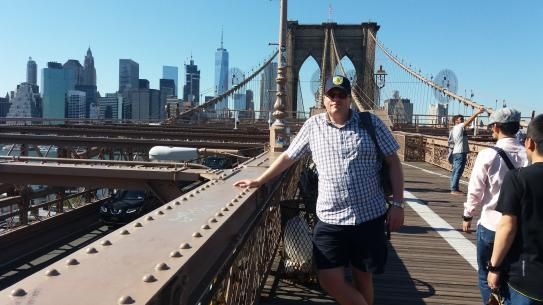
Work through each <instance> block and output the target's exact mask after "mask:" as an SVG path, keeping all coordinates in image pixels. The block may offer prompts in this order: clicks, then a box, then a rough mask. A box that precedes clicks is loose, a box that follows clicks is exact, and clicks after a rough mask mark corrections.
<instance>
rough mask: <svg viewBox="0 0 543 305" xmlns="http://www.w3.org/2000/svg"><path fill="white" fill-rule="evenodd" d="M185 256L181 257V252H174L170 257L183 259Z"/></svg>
mask: <svg viewBox="0 0 543 305" xmlns="http://www.w3.org/2000/svg"><path fill="white" fill-rule="evenodd" d="M181 256H183V255H181V253H180V252H179V251H172V252H171V253H170V257H181Z"/></svg>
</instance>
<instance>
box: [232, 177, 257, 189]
mask: <svg viewBox="0 0 543 305" xmlns="http://www.w3.org/2000/svg"><path fill="white" fill-rule="evenodd" d="M261 185H262V183H261V182H260V181H259V180H258V179H255V180H251V179H243V180H239V181H236V182H235V183H234V186H239V187H259V186H261Z"/></svg>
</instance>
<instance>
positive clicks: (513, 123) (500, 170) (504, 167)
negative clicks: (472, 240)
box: [462, 108, 528, 304]
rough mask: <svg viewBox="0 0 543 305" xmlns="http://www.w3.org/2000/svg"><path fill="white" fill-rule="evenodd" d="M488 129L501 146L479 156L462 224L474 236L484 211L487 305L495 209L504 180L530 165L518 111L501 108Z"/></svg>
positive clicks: (481, 237)
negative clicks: (520, 137)
mask: <svg viewBox="0 0 543 305" xmlns="http://www.w3.org/2000/svg"><path fill="white" fill-rule="evenodd" d="M488 126H489V128H491V129H492V137H493V138H494V139H495V140H497V142H496V145H495V146H494V147H492V148H488V149H485V150H482V151H481V152H479V154H478V155H477V158H476V159H475V163H474V164H473V169H472V171H471V177H470V179H469V185H468V193H467V199H466V202H465V203H464V215H463V223H462V229H463V231H464V232H470V230H471V221H472V218H473V216H474V215H475V214H476V213H477V211H478V210H479V209H481V213H480V214H481V217H480V218H479V221H478V223H477V265H478V269H479V270H478V274H479V289H480V291H481V297H482V299H483V302H484V303H485V304H486V301H487V300H488V298H489V296H490V293H491V289H490V288H489V287H488V284H487V281H486V280H487V275H488V271H487V269H486V265H487V262H488V260H489V259H490V256H491V253H492V243H493V242H494V234H495V232H496V225H497V224H498V221H499V219H500V217H501V214H500V213H499V212H497V211H495V207H496V202H497V201H498V197H499V195H500V189H503V188H502V182H503V177H504V176H505V174H506V173H507V172H509V171H510V170H512V169H515V168H520V167H524V166H526V165H528V157H527V155H526V150H525V149H524V147H523V146H521V145H520V144H518V142H517V140H516V138H515V135H516V133H517V132H518V129H519V127H520V113H519V112H518V111H516V110H515V109H512V108H501V109H499V110H497V111H495V112H494V113H492V115H491V116H490V120H489V124H488Z"/></svg>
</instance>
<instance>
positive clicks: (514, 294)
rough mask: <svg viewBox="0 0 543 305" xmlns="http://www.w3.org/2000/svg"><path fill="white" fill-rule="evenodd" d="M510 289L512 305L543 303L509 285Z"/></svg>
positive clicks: (536, 304)
mask: <svg viewBox="0 0 543 305" xmlns="http://www.w3.org/2000/svg"><path fill="white" fill-rule="evenodd" d="M507 288H508V289H509V303H506V304H511V305H543V302H538V301H534V300H532V299H530V298H528V297H526V296H524V295H522V294H520V293H519V292H518V291H516V290H515V289H513V288H512V287H511V286H509V285H507Z"/></svg>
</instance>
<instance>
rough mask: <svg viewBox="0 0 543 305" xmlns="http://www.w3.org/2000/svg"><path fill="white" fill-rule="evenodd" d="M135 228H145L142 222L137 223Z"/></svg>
mask: <svg viewBox="0 0 543 305" xmlns="http://www.w3.org/2000/svg"><path fill="white" fill-rule="evenodd" d="M134 227H136V228H141V227H143V225H142V224H141V222H136V223H135V224H134Z"/></svg>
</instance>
